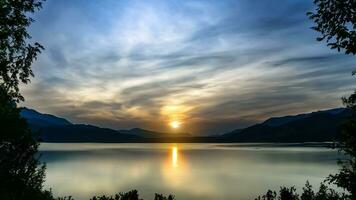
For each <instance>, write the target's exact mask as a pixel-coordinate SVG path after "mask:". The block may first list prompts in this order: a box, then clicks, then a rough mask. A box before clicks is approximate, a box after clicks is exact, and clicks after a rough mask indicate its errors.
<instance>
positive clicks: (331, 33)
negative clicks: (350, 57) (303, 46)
mask: <svg viewBox="0 0 356 200" xmlns="http://www.w3.org/2000/svg"><path fill="white" fill-rule="evenodd" d="M314 4H315V5H316V11H315V12H314V13H313V12H308V13H307V15H308V16H309V17H310V19H312V20H313V21H314V23H315V26H314V27H312V29H314V30H316V31H318V32H319V33H321V36H320V37H318V38H317V40H318V41H322V40H326V42H327V43H328V46H329V47H330V48H331V49H337V50H338V51H340V50H341V49H344V50H345V53H346V54H356V31H355V28H356V12H355V10H356V2H355V1H354V0H341V1H340V0H314Z"/></svg>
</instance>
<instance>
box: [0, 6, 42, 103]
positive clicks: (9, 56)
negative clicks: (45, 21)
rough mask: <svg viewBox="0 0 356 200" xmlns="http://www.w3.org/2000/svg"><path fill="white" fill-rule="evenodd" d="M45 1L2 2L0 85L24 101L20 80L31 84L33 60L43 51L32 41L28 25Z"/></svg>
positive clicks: (17, 98) (12, 95) (0, 15)
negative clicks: (32, 14)
mask: <svg viewBox="0 0 356 200" xmlns="http://www.w3.org/2000/svg"><path fill="white" fill-rule="evenodd" d="M42 3H43V1H42V0H1V1H0V86H1V87H2V88H4V89H5V90H6V91H7V93H8V94H9V95H10V96H11V98H13V99H14V100H16V101H20V100H24V98H23V96H22V95H21V94H20V93H19V87H18V85H19V83H25V84H27V83H28V82H29V81H30V79H29V78H30V77H31V76H33V72H32V70H31V64H32V62H33V61H34V60H35V59H36V58H37V55H38V54H39V53H40V52H41V50H43V47H42V46H41V45H40V44H39V43H37V42H36V43H34V44H30V43H28V39H30V38H31V36H30V35H29V34H28V32H27V30H26V28H27V27H28V26H29V25H30V24H31V23H32V22H33V21H34V20H33V19H32V18H31V17H29V13H34V12H35V11H36V10H38V9H40V8H41V7H42Z"/></svg>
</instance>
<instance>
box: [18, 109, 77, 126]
mask: <svg viewBox="0 0 356 200" xmlns="http://www.w3.org/2000/svg"><path fill="white" fill-rule="evenodd" d="M20 114H21V116H22V117H23V118H26V119H27V122H28V123H29V124H30V127H31V129H32V130H39V129H40V128H43V127H48V126H62V125H71V124H72V123H70V122H69V121H68V120H66V119H64V118H60V117H56V116H54V115H50V114H42V113H39V112H37V111H35V110H33V109H29V108H26V107H24V108H22V109H21V113H20Z"/></svg>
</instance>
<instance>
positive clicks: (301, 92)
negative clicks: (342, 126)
mask: <svg viewBox="0 0 356 200" xmlns="http://www.w3.org/2000/svg"><path fill="white" fill-rule="evenodd" d="M312 9H313V7H312V4H311V3H310V2H309V1H297V0H291V1H282V0H278V1H273V2H261V1H254V0H253V1H250V0H249V1H247V0H242V1H229V0H224V1H178V0H177V1H174V0H172V1H100V2H96V3H95V4H94V3H93V2H90V1H89V2H88V1H84V0H76V1H49V2H46V4H45V6H44V9H43V10H42V11H40V12H39V13H37V14H36V16H35V18H36V19H37V21H36V23H34V25H33V27H32V28H31V33H32V35H33V38H34V39H36V40H38V41H39V42H40V43H41V44H43V45H44V46H45V47H46V51H45V52H43V53H42V54H41V56H40V58H39V60H38V61H37V62H36V63H35V65H34V71H35V74H36V77H35V78H34V79H33V81H32V84H30V85H28V86H24V87H23V90H22V91H23V93H24V95H25V97H26V102H25V103H24V105H26V106H29V107H33V108H35V109H38V110H39V111H42V112H48V113H52V114H57V115H60V116H63V117H66V118H68V119H69V120H72V121H74V122H77V123H92V124H96V125H100V126H108V127H111V128H115V129H124V128H132V127H138V126H139V127H142V128H148V129H155V130H159V131H170V129H169V127H168V122H169V121H171V120H180V121H182V122H183V124H182V125H183V126H182V131H187V132H191V133H194V134H214V133H222V132H224V131H229V130H232V129H235V128H240V127H245V126H248V125H250V124H252V123H256V122H259V121H261V120H264V119H266V118H268V117H272V116H279V115H286V114H295V113H300V112H308V111H313V110H318V109H325V108H331V107H336V106H340V100H339V98H340V97H341V96H342V95H345V94H346V93H347V92H348V91H350V89H352V84H353V82H352V78H351V76H349V73H350V71H351V70H352V68H353V63H355V61H356V59H355V58H353V57H351V56H344V55H341V54H337V53H336V52H332V51H331V50H329V49H328V48H327V47H325V45H324V44H320V43H317V42H316V41H315V39H314V38H315V37H316V34H315V33H314V32H312V30H310V29H309V27H310V26H311V24H310V22H309V20H308V18H307V17H306V15H305V13H306V12H307V11H309V10H312Z"/></svg>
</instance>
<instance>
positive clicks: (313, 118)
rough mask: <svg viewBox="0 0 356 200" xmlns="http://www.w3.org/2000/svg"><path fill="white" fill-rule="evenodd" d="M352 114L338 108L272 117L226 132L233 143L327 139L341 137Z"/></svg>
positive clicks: (226, 137) (316, 140)
mask: <svg viewBox="0 0 356 200" xmlns="http://www.w3.org/2000/svg"><path fill="white" fill-rule="evenodd" d="M348 115H349V111H348V110H347V109H343V108H338V109H332V110H326V111H318V112H313V113H308V114H300V115H295V116H286V117H277V118H270V119H268V120H266V121H264V122H263V123H261V124H256V125H253V126H250V127H248V128H245V129H242V130H237V131H232V132H230V133H227V134H224V135H223V137H225V139H226V140H228V141H231V142H325V141H333V140H335V139H336V138H337V135H338V133H339V131H340V125H341V124H342V122H343V121H344V120H345V118H346V117H347V116H348Z"/></svg>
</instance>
